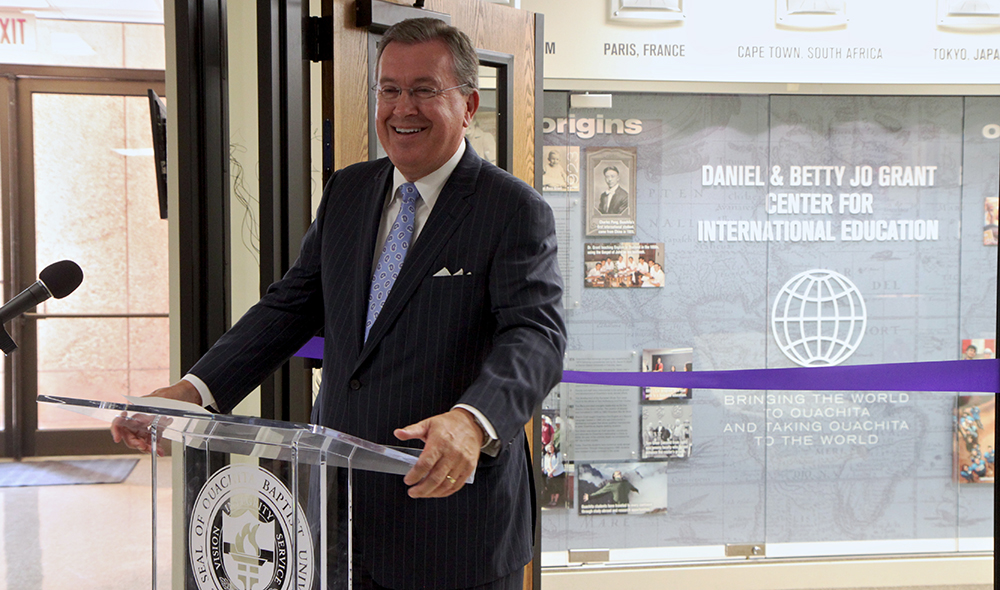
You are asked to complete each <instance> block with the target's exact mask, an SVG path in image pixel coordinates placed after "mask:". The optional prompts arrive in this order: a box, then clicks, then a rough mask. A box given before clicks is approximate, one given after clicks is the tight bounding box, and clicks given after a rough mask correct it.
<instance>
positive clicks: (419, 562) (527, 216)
mask: <svg viewBox="0 0 1000 590" xmlns="http://www.w3.org/2000/svg"><path fill="white" fill-rule="evenodd" d="M377 59H378V85H377V87H376V88H375V89H374V91H375V92H376V94H377V101H378V106H377V115H376V120H377V131H378V137H379V140H380V142H381V143H382V146H383V147H384V148H385V151H386V153H387V154H388V156H389V157H388V159H382V160H377V161H374V162H364V163H360V164H355V165H353V166H348V167H347V168H344V169H342V170H340V171H338V172H337V173H335V174H334V175H333V176H332V177H331V179H330V181H329V182H328V183H327V186H326V189H325V191H324V196H323V200H322V203H321V204H320V206H319V209H318V211H317V214H316V220H315V221H314V222H313V224H312V226H311V227H310V229H309V231H308V232H307V234H306V236H305V237H304V238H303V241H302V246H301V252H300V254H299V258H298V260H297V261H296V262H295V264H294V265H293V267H292V268H291V269H290V270H289V271H288V273H287V274H286V275H285V276H284V277H283V278H282V279H281V280H280V281H278V282H277V283H275V284H273V285H271V287H270V288H269V289H268V292H267V294H266V295H265V296H264V297H263V298H262V299H261V301H260V302H258V303H257V304H256V305H255V306H254V307H253V308H251V309H250V310H249V311H248V312H247V313H246V314H245V315H244V316H243V318H241V319H240V320H239V322H237V323H236V325H234V326H233V328H232V329H231V330H230V331H229V332H227V333H226V334H225V335H224V336H223V337H222V338H220V339H219V341H218V342H217V343H216V344H215V345H214V346H213V348H212V349H211V350H210V351H209V352H208V353H206V354H205V356H204V357H203V358H202V359H201V360H200V361H199V362H198V363H196V364H195V366H194V367H192V369H191V371H190V373H189V374H188V375H186V376H185V378H184V379H183V380H182V381H180V382H178V383H177V384H175V385H172V386H170V387H168V388H164V389H160V390H157V391H156V392H154V393H153V395H159V396H163V397H172V398H176V399H184V400H187V401H194V402H196V403H202V404H205V405H210V404H214V405H215V406H216V407H217V408H218V409H219V410H220V411H223V412H228V411H230V410H232V408H233V407H234V406H235V405H236V404H237V403H238V402H239V401H240V400H241V399H243V397H245V396H246V395H247V393H248V392H249V391H251V390H252V389H253V388H254V387H255V386H256V385H257V384H258V383H259V382H260V381H261V380H262V379H263V378H264V377H265V376H267V375H268V374H269V373H270V372H272V371H273V370H274V369H276V368H277V367H278V366H280V365H281V364H282V363H283V362H284V361H285V359H287V358H288V357H289V356H290V355H292V354H293V353H294V352H295V351H297V350H298V349H299V348H300V347H301V346H302V345H303V344H304V343H305V342H306V341H307V340H308V339H309V338H310V337H312V336H313V335H314V334H315V333H316V332H317V330H319V329H320V328H325V334H326V339H325V343H324V350H323V381H322V387H321V391H320V393H319V396H318V397H317V400H316V403H315V406H314V408H313V413H312V420H313V421H314V422H315V423H318V424H321V425H324V426H328V427H331V428H334V429H337V430H340V431H343V432H346V433H348V434H352V435H355V436H359V437H362V438H365V439H368V440H371V441H373V442H376V443H379V444H400V441H404V442H403V443H402V444H405V445H408V446H413V447H416V448H421V447H422V449H423V451H422V452H421V454H420V458H419V460H418V461H417V464H416V465H415V466H414V467H413V469H412V470H411V471H410V472H409V473H408V474H407V475H406V476H405V477H403V478H400V477H399V476H393V475H385V474H377V473H372V472H363V471H362V472H356V473H355V476H354V477H355V479H354V486H355V487H354V489H355V493H354V502H355V508H354V511H355V512H354V514H355V516H354V523H355V525H354V534H355V552H356V558H355V562H356V566H357V567H356V569H355V580H358V579H360V580H361V584H362V586H363V587H368V588H400V589H408V588H491V589H492V588H498V589H499V588H520V587H521V579H522V573H521V572H522V567H523V566H524V565H525V564H526V563H527V562H528V561H529V560H530V558H531V539H532V511H533V506H532V505H533V501H534V499H533V498H532V497H531V487H532V486H531V481H532V474H531V469H530V461H529V459H528V454H527V441H526V438H525V435H524V428H523V427H524V424H525V423H526V422H527V421H528V419H529V418H530V417H531V414H532V411H533V409H534V407H535V406H536V404H537V403H538V402H540V401H541V399H542V398H543V397H544V396H545V395H546V394H547V393H548V391H549V390H550V389H551V388H552V387H553V386H555V385H556V384H557V383H558V382H559V380H560V379H561V375H562V355H563V351H564V349H565V326H564V324H563V320H562V317H561V311H560V308H561V299H562V280H561V279H560V277H559V273H558V266H557V261H556V236H555V224H554V219H553V216H552V212H551V210H550V209H549V207H548V206H547V205H546V204H545V202H544V201H543V200H542V199H541V198H540V197H539V196H538V194H537V193H535V192H534V191H533V190H532V189H531V188H530V187H529V186H528V185H527V184H525V183H524V182H522V181H520V180H518V179H517V178H514V177H513V176H511V175H510V174H508V173H506V172H504V171H502V170H500V169H498V168H496V167H495V166H493V165H491V164H489V163H488V162H486V161H484V160H483V159H481V158H480V157H479V156H478V155H476V153H475V152H474V151H473V150H472V148H471V147H469V146H468V144H467V143H466V142H465V140H464V138H463V136H464V132H465V129H466V128H467V127H468V126H469V124H470V122H471V120H472V117H473V115H474V114H475V112H476V110H477V108H478V106H479V93H478V90H477V84H478V78H477V71H478V59H477V57H476V53H475V50H474V48H473V46H472V44H471V42H470V41H469V39H468V37H466V36H465V35H464V34H463V33H461V32H460V31H458V30H457V29H455V28H453V27H450V26H448V25H445V24H443V23H441V22H440V21H437V20H433V19H416V20H411V21H404V22H403V23H400V24H398V25H395V26H394V27H392V28H390V29H389V30H388V31H387V32H386V33H385V35H384V36H383V39H382V41H381V44H380V46H379V53H378V56H377ZM409 234H412V235H409ZM112 431H113V434H114V436H115V439H116V440H124V442H125V443H126V444H128V445H129V446H132V447H134V448H140V449H148V441H147V440H146V438H145V436H144V433H143V432H142V431H138V430H137V429H131V428H130V424H129V423H128V422H127V421H124V420H121V421H118V423H116V424H115V425H113V426H112ZM473 470H475V474H476V477H475V482H474V483H473V484H470V485H464V482H465V481H466V479H467V478H468V476H469V475H470V474H472V473H473ZM356 587H357V586H356Z"/></svg>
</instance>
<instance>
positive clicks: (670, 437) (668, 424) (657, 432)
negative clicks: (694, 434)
mask: <svg viewBox="0 0 1000 590" xmlns="http://www.w3.org/2000/svg"><path fill="white" fill-rule="evenodd" d="M693 413H694V412H693V410H692V408H691V406H689V405H687V404H672V405H669V406H666V405H664V406H642V424H640V429H639V430H640V433H641V434H640V437H639V444H640V445H641V448H642V458H643V459H644V460H650V459H652V460H663V459H686V458H688V457H690V456H691V449H692V448H693V447H692V442H691V416H692V414H693Z"/></svg>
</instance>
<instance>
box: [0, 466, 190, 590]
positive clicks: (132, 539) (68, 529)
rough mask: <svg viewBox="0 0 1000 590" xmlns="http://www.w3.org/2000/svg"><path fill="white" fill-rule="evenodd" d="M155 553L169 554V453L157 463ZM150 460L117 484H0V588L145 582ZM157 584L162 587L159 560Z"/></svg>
mask: <svg viewBox="0 0 1000 590" xmlns="http://www.w3.org/2000/svg"><path fill="white" fill-rule="evenodd" d="M157 463H158V464H157V474H158V478H157V479H158V485H157V505H158V506H159V507H160V511H162V513H163V514H165V515H166V520H165V522H164V526H160V527H158V530H157V538H158V544H159V546H160V547H161V548H162V550H161V552H160V555H164V556H169V546H170V526H169V517H170V502H171V490H170V469H171V467H170V458H169V457H168V458H166V459H160V460H159V461H158V462H157ZM150 468H151V460H150V459H149V457H143V458H142V459H140V460H139V463H138V464H137V465H136V467H135V469H133V470H132V473H131V474H130V475H129V477H128V478H127V479H126V480H125V482H123V483H121V484H102V485H70V486H40V487H20V488H0V526H2V530H3V535H2V536H0V588H6V589H9V590H67V589H70V588H72V589H73V590H91V589H93V590H126V589H127V590H135V589H138V588H151V587H152V585H151V582H152V579H151V578H152V559H151V553H150V552H151V547H152V532H151V516H152V493H151V487H150V479H151V478H150V475H151V473H150ZM158 565H159V568H158V569H159V575H158V578H157V588H158V589H159V588H163V589H167V588H169V587H170V577H169V576H170V572H169V560H168V559H167V558H166V557H163V558H161V559H160V560H159V564H158Z"/></svg>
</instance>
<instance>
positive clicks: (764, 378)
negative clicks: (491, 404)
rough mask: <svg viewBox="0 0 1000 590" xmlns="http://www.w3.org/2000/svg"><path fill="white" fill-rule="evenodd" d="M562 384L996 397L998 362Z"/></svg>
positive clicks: (571, 378)
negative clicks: (956, 393) (922, 392)
mask: <svg viewBox="0 0 1000 590" xmlns="http://www.w3.org/2000/svg"><path fill="white" fill-rule="evenodd" d="M296 356H301V357H306V358H316V359H321V358H323V339H322V338H313V339H312V340H310V341H309V342H308V343H307V344H306V345H305V346H303V347H302V349H301V350H299V352H297V353H296ZM563 383H581V384H588V385H619V386H630V387H685V388H686V387H690V388H700V389H769V390H776V391H777V390H787V391H949V392H962V393H996V392H998V391H1000V360H998V359H980V360H972V361H929V362H921V363H890V364H884V365H851V366H846V367H840V366H838V367H793V368H788V369H746V370H739V371H680V372H664V373H598V372H590V371H563Z"/></svg>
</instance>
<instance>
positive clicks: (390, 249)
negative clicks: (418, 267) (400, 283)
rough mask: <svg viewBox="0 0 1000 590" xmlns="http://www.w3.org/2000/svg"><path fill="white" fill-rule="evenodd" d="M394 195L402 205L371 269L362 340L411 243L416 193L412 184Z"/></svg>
mask: <svg viewBox="0 0 1000 590" xmlns="http://www.w3.org/2000/svg"><path fill="white" fill-rule="evenodd" d="M396 192H397V193H398V194H399V198H400V200H401V201H402V203H401V204H400V206H399V214H397V215H396V221H394V222H393V223H392V229H390V230H389V235H388V236H386V238H385V246H383V247H382V254H381V255H379V258H378V264H376V265H375V272H374V273H373V274H372V286H371V291H369V293H368V318H367V319H366V320H365V340H368V332H369V331H371V329H372V324H374V323H375V320H376V319H378V314H379V312H381V311H382V306H383V305H384V304H385V300H386V298H387V297H389V291H391V290H392V284H393V283H394V282H396V277H398V276H399V271H400V270H401V269H402V268H403V261H404V260H405V259H406V251H407V249H408V248H409V247H410V241H411V240H412V239H413V225H414V223H415V222H416V218H417V204H416V201H417V199H419V198H420V193H419V192H417V187H415V186H414V185H413V183H412V182H407V183H404V184H402V185H400V187H399V188H398V189H396Z"/></svg>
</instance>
